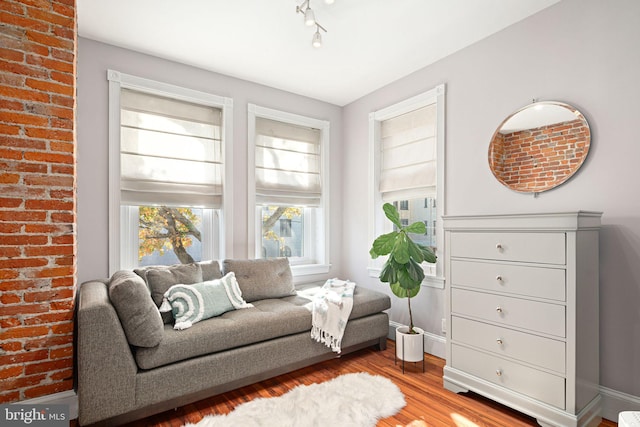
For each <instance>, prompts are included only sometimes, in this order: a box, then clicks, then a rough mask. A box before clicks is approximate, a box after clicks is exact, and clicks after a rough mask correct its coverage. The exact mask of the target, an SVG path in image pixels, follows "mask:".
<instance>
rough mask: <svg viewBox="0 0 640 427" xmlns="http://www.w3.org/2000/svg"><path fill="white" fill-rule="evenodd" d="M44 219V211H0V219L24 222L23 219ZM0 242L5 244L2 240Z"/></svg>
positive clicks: (45, 216) (45, 214)
mask: <svg viewBox="0 0 640 427" xmlns="http://www.w3.org/2000/svg"><path fill="white" fill-rule="evenodd" d="M46 219H47V213H46V212H45V211H42V212H27V211H13V212H12V211H5V210H2V211H0V221H17V222H21V221H22V222H24V221H44V220H46ZM45 243H46V242H45ZM2 244H6V243H5V242H4V240H3V242H2ZM12 244H14V243H12ZM16 244H23V243H16ZM36 244H37V243H36Z"/></svg>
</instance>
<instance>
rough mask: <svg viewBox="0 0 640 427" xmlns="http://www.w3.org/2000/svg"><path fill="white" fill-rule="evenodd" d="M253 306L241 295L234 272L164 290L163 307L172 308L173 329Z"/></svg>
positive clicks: (168, 309) (183, 327)
mask: <svg viewBox="0 0 640 427" xmlns="http://www.w3.org/2000/svg"><path fill="white" fill-rule="evenodd" d="M248 307H252V305H251V304H247V303H246V302H245V301H244V300H243V299H242V293H241V292H240V288H239V287H238V282H236V278H235V276H234V274H233V272H231V273H228V274H227V275H226V276H224V277H223V278H221V279H215V280H209V281H205V282H201V283H194V284H193V285H182V284H178V285H173V286H171V287H170V288H169V290H168V291H167V292H165V294H164V301H163V303H162V306H160V311H161V312H164V311H171V314H172V315H173V318H174V319H175V324H174V326H173V329H178V330H183V329H187V328H190V327H191V326H193V324H194V323H197V322H199V321H201V320H205V319H209V318H211V317H215V316H219V315H221V314H223V313H226V312H227V311H231V310H236V309H239V308H248Z"/></svg>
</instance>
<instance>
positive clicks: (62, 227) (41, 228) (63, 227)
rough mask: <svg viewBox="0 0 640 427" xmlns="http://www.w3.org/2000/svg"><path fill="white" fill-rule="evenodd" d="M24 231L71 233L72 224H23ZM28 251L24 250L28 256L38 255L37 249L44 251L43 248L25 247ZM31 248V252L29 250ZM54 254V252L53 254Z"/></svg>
mask: <svg viewBox="0 0 640 427" xmlns="http://www.w3.org/2000/svg"><path fill="white" fill-rule="evenodd" d="M24 231H25V233H42V234H60V233H72V232H73V225H72V224H25V225H24ZM27 249H29V252H25V253H26V254H28V256H34V255H39V251H42V252H46V249H45V248H27ZM32 250H33V252H31V251H32ZM54 255H55V254H54Z"/></svg>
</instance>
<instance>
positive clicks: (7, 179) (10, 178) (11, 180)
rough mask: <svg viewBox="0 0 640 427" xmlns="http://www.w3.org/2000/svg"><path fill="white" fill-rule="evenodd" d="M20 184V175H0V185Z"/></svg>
mask: <svg viewBox="0 0 640 427" xmlns="http://www.w3.org/2000/svg"><path fill="white" fill-rule="evenodd" d="M18 182H20V175H18V174H17V173H0V184H17V183H18Z"/></svg>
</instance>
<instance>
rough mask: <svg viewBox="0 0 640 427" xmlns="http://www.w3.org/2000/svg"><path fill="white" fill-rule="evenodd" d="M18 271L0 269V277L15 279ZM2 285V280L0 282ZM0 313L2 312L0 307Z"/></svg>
mask: <svg viewBox="0 0 640 427" xmlns="http://www.w3.org/2000/svg"><path fill="white" fill-rule="evenodd" d="M19 275H20V273H19V272H18V271H15V270H0V279H15V278H16V277H18V276H19ZM0 286H2V282H0ZM0 313H2V307H0Z"/></svg>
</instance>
